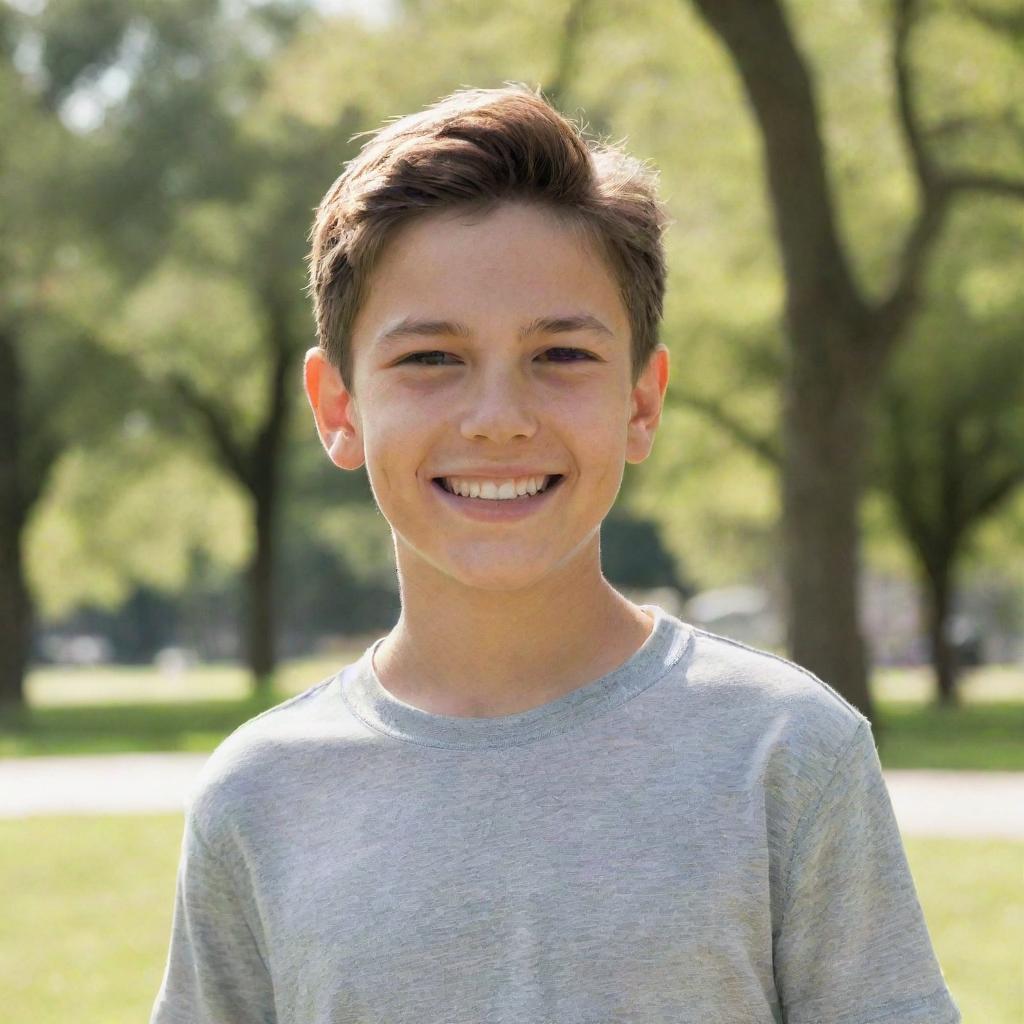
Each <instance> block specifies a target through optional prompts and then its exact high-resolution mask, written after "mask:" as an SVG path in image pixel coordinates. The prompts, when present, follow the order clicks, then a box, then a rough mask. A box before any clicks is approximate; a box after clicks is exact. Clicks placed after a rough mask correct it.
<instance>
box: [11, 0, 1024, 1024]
mask: <svg viewBox="0 0 1024 1024" xmlns="http://www.w3.org/2000/svg"><path fill="white" fill-rule="evenodd" d="M506 81H521V82H526V83H527V84H529V85H530V86H539V87H541V88H542V89H543V90H544V92H545V94H546V95H547V96H548V97H549V98H550V99H551V100H552V101H553V102H554V103H555V104H556V105H557V106H558V107H559V108H560V109H561V110H562V111H563V112H564V113H566V114H567V115H569V116H571V117H573V118H575V119H577V120H579V121H581V122H583V123H585V124H586V126H587V127H588V130H589V131H590V132H591V133H592V134H593V135H595V136H599V137H610V138H612V139H614V140H624V141H625V143H626V146H627V148H628V149H629V150H630V152H632V153H633V154H634V155H636V156H639V157H641V158H644V159H648V160H650V161H652V162H653V163H654V164H655V165H656V167H657V168H658V169H659V170H660V177H661V190H662V195H663V197H664V199H665V200H666V202H667V204H668V207H669V211H670V213H671V216H672V218H673V225H672V227H671V228H670V230H669V233H668V236H667V246H668V252H669V267H670V279H669V290H668V296H667V307H666V315H665V322H664V326H663V331H662V340H664V342H665V343H666V344H667V345H668V346H669V347H670V349H671V354H672V379H671V382H670V385H669V393H668V397H667V401H666V409H665V414H664V416H663V419H662V426H661V428H660V431H659V434H658V439H657V443H656V445H655V448H654V451H653V453H652V455H651V457H650V458H649V459H648V460H647V461H646V462H645V463H643V464H642V465H639V466H627V467H626V476H625V480H624V483H623V487H622V491H621V494H620V496H619V500H618V502H617V504H616V507H615V509H614V511H613V513H612V515H611V516H610V517H609V519H608V521H607V522H606V523H605V525H604V527H603V530H602V553H603V560H604V568H605V573H606V575H607V576H608V578H609V579H610V580H611V581H612V582H613V583H614V584H615V585H616V586H618V587H619V589H621V590H622V591H623V592H624V593H627V594H628V595H630V596H631V597H633V598H634V599H636V600H641V601H654V602H657V603H659V604H661V605H662V606H663V607H665V608H666V609H667V610H669V611H670V612H672V613H674V614H677V615H679V616H680V617H681V618H683V619H685V620H687V621H689V622H691V623H694V624H696V625H699V626H702V627H704V628H706V629H709V630H711V631H712V632H715V633H719V634H722V635H725V636H728V637H732V638H735V639H738V640H740V641H743V642H746V643H749V644H752V645H754V646H756V647H760V648H763V649H766V650H771V651H775V652H777V653H780V654H783V655H785V656H787V657H790V658H793V659H794V660H796V661H798V662H799V663H800V664H802V665H805V666H807V667H808V668H810V669H811V670H813V671H814V672H816V673H817V674H818V675H819V676H820V677H821V678H822V679H824V680H826V681H827V682H828V683H830V685H832V686H833V687H835V688H836V689H837V690H838V691H839V692H840V693H841V694H842V695H843V696H845V697H846V698H847V699H848V700H850V701H851V702H852V703H854V704H855V705H856V706H857V707H859V708H860V709H861V710H862V711H863V712H864V713H865V714H866V715H868V717H869V718H870V719H871V721H872V725H873V729H874V732H875V736H876V740H877V741H878V746H879V753H880V756H881V759H882V764H883V768H884V769H885V770H886V778H887V782H888V783H889V785H890V791H891V792H892V794H893V798H894V803H895V804H896V807H897V812H898V814H899V815H900V823H901V828H902V829H903V831H904V836H905V841H906V844H907V850H908V855H909V856H910V858H911V866H912V869H913V872H914V878H915V882H916V883H917V885H918V890H919V895H920V897H921V900H922V903H923V905H924V907H925V912H926V917H927V919H928V923H929V928H930V931H931V933H932V936H933V940H934V942H935V945H936V950H937V952H938V955H939V960H940V962H941V963H942V966H943V969H944V971H945V974H946V978H947V981H948V982H949V984H950V987H951V989H952V991H953V994H954V997H955V998H956V999H957V1002H958V1003H959V1005H960V1006H961V1009H962V1010H963V1012H964V1020H965V1022H966V1024H972V1022H985V1024H990V1022H991V1024H1003V1022H1006V1024H1010V1022H1014V1024H1020V1022H1021V1021H1024V969H1022V964H1021V960H1020V949H1021V948H1022V944H1024V881H1022V880H1024V829H1022V830H1020V831H1019V832H1017V831H1015V828H1016V826H1013V827H1010V826H1008V825H1007V824H1006V823H1007V822H1008V821H1010V819H1013V818H1014V816H1015V815H1016V818H1015V820H1016V821H1017V822H1018V823H1019V821H1020V815H1021V807H1022V806H1024V784H1022V783H1021V781H1020V780H1021V779H1024V288H1022V283H1024V12H1022V9H1021V7H1020V3H1019V0H832V2H831V3H828V4H821V3H813V2H811V0H787V2H785V3H783V2H782V0H651V2H649V3H645V4H642V5H638V4H635V3H629V2H626V0H589V2H588V0H545V2H540V0H512V2H505V3H496V2H490V0H476V2H472V3H470V2H467V0H453V2H447V3H441V2H432V0H406V2H401V0H382V2H373V0H348V2H346V0H330V2H327V0H322V2H319V3H317V2H308V3H300V2H298V0H295V2H265V3H258V2H253V0H220V2H218V0H48V2H47V0H5V2H0V127H2V134H0V138H2V143H0V225H2V235H0V237H2V243H3V244H2V246H0V869H2V870H0V897H2V898H3V900H4V901H5V903H6V905H7V907H8V913H7V914H5V915H3V916H2V917H0V990H2V991H3V992H4V993H5V995H4V1004H5V1007H6V1009H5V1016H6V1019H10V1020H19V1021H21V1020H25V1021H29V1020H31V1021H33V1022H49V1021H58V1020H59V1021H66V1020H69V1019H74V1020H76V1021H83V1022H84V1021H97V1022H100V1021H102V1022H121V1021H125V1022H127V1021H129V1020H139V1019H146V1018H147V1017H148V1013H149V1008H150V1006H151V1005H152V1001H153V999H154V998H155V995H156V989H157V987H158V985H159V982H160V977H161V974H162V971H163V965H164V958H165V956H166V944H167V940H168V937H169V931H170V914H171V908H172V899H173V887H174V872H175V866H176V863H177V856H178V848H179V842H180V836H181V825H182V817H181V813H180V790H174V789H173V787H172V791H171V792H170V795H169V796H167V795H165V796H163V797H161V795H160V793H159V792H158V791H160V790H161V786H162V782H161V780H165V781H166V780H168V779H178V778H179V775H176V774H175V772H177V771H179V770H180V771H182V772H184V774H183V775H181V776H180V778H181V779H185V778H187V777H191V775H192V773H193V772H194V770H195V767H196V765H197V764H199V763H201V759H202V757H203V756H204V755H205V754H207V753H208V752H209V751H210V750H212V749H213V748H214V747H215V746H216V745H217V743H219V742H220V740H221V739H222V738H223V737H224V736H225V735H226V734H227V733H228V732H230V731H231V730H232V729H234V728H235V727H236V726H237V725H239V724H240V723H241V722H243V721H245V720H246V719H247V718H250V717H252V716H253V715H254V714H256V713H258V712H259V711H260V710H262V709H264V708H266V707H269V706H272V705H273V704H275V703H277V702H279V701H280V700H283V699H285V698H286V697H288V696H289V695H291V694H294V693H298V692H300V691H302V690H305V689H307V688H309V687H310V686H313V685H315V684H316V683H317V682H319V681H321V680H322V679H324V678H326V677H328V676H329V675H331V674H333V673H334V672H336V671H337V670H338V669H339V668H340V667H341V666H343V665H345V664H347V663H348V662H349V661H351V660H353V659H354V658H356V657H358V656H359V654H361V653H362V651H363V650H364V649H365V647H366V646H367V645H368V644H369V643H370V642H371V641H372V640H373V639H375V638H376V637H378V636H381V635H383V634H384V633H385V632H387V630H388V629H389V628H390V627H391V625H392V624H393V623H394V621H395V619H396V617H397V615H398V610H399V604H398V592H397V580H396V577H395V568H394V561H393V555H392V549H391V539H390V535H389V532H388V528H387V523H386V522H385V521H384V519H383V518H382V516H381V515H380V513H379V512H378V511H377V509H376V508H375V506H374V504H373V501H372V496H371V494H370V490H369V487H368V484H367V481H366V478H365V474H363V473H343V472H340V471H338V470H337V469H335V468H334V467H333V466H332V465H331V464H330V462H329V461H328V460H327V458H326V456H325V454H324V453H323V450H322V448H321V446H320V443H319V440H318V439H317V436H316V432H315V429H314V425H313V420H312V416H311V414H310V412H309V409H308V406H307V403H306V400H305V396H304V394H303V391H302V385H301V366H302V355H303V353H304V352H305V350H306V349H307V348H308V347H309V346H310V345H312V344H314V343H315V336H314V331H313V322H312V317H311V312H310V303H309V299H308V297H307V295H306V294H305V262H304V258H305V255H306V253H307V251H308V242H307V233H308V231H309V227H310V223H311V220H312V214H313V210H314V208H315V206H316V205H317V203H318V202H319V200H320V198H321V196H322V195H323V194H324V192H325V191H326V189H327V188H328V186H329V185H330V184H331V182H332V181H333V180H334V179H335V177H336V176H337V175H338V174H339V173H340V171H341V169H342V166H343V164H344V163H345V162H346V161H347V160H349V159H350V158H351V157H352V156H354V155H355V153H356V152H357V151H358V148H359V145H360V143H361V140H359V139H354V138H353V137H354V136H355V135H356V134H357V133H360V132H365V131H369V130H372V129H374V128H377V127H378V126H380V124H381V123H382V122H383V121H384V120H386V119H388V118H391V117H395V116H398V115H401V114H405V113H409V112H412V111H414V110H417V109H420V108H421V107H423V106H424V105H425V104H427V103H429V102H432V101H433V100H436V99H438V98H439V97H441V96H443V95H445V94H447V93H448V92H450V91H452V90H453V89H456V88H459V87H461V86H473V87H492V86H498V85H501V84H502V83H504V82H506ZM147 754H148V755H151V756H152V757H153V758H159V759H158V760H150V761H147V760H145V759H144V755H147ZM171 754H175V755H176V756H177V757H178V760H176V761H175V760H173V759H172V758H171V757H170V755H171ZM132 758H134V759H135V760H132ZM72 759H73V760H72ZM175 765H177V766H178V767H177V768H175V767H174V766H175ZM147 773H149V774H147ZM954 773H955V774H954ZM126 779H127V780H128V781H131V780H134V781H135V783H136V791H135V792H134V793H127V792H126V794H125V795H123V796H117V795H116V792H115V790H116V786H115V785H114V783H115V782H117V780H121V781H122V782H123V781H125V780H126ZM111 780H113V781H111ZM986 780H988V783H986ZM997 782H998V784H999V786H1001V787H1002V788H1000V789H999V790H998V793H999V794H1002V795H999V796H997V797H994V798H993V801H992V802H991V807H992V808H993V809H992V812H991V814H990V824H988V825H986V824H985V823H984V822H977V821H976V822H974V823H973V824H972V823H971V822H970V821H968V820H967V818H965V817H964V815H965V814H966V813H967V811H966V810H965V809H964V808H965V807H967V808H968V810H969V805H971V804H975V805H978V806H980V805H981V804H983V803H985V801H986V799H987V794H991V793H993V792H995V790H993V789H992V788H991V787H992V786H993V785H995V784H996V783H997ZM910 783H913V784H914V785H920V786H921V787H922V788H920V789H915V790H913V794H914V795H913V797H912V799H910V798H903V797H901V798H900V799H899V800H897V796H898V795H899V794H900V793H910V792H911V791H910V790H904V789H901V788H900V787H901V786H904V785H909V784H910ZM986 785H988V786H989V788H986ZM1014 787H1017V788H1014ZM140 790H141V792H140ZM147 793H149V794H150V797H149V798H147V795H146V794H147ZM957 793H959V794H967V795H966V797H965V798H964V799H959V798H955V797H954V794H957ZM62 794H63V795H62ZM972 794H973V796H972ZM94 797H95V798H94ZM103 799H107V800H108V803H107V804H104V803H103ZM162 800H163V802H161V801H162ZM927 801H932V803H931V804H929V806H936V807H938V808H939V809H940V810H939V811H938V812H936V815H935V816H934V820H932V822H931V824H929V825H927V826H926V825H923V824H920V823H917V824H915V823H914V822H912V820H911V817H910V810H912V809H913V808H914V807H922V806H924V804H925V802H927ZM904 808H908V810H907V811H906V812H905V811H904ZM5 809H6V810H5ZM904 814H906V815H907V816H906V817H904V816H903V815H904ZM968 817H969V815H968ZM936 822H937V823H936Z"/></svg>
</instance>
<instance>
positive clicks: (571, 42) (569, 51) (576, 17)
mask: <svg viewBox="0 0 1024 1024" xmlns="http://www.w3.org/2000/svg"><path fill="white" fill-rule="evenodd" d="M589 4H590V0H569V9H568V10H567V11H566V12H565V18H564V19H563V21H562V35H561V39H560V40H559V45H558V59H557V62H556V64H555V73H554V75H553V76H552V77H551V81H550V83H549V84H548V85H547V87H546V88H545V89H544V95H545V96H546V97H547V98H548V100H549V102H550V103H552V104H553V105H554V106H555V107H559V108H560V107H561V104H562V101H563V100H564V98H565V94H566V92H568V89H569V83H570V82H571V81H572V76H573V73H574V72H575V70H576V55H577V52H578V44H579V38H580V36H581V35H582V33H583V21H584V18H585V16H586V14H587V8H588V6H589Z"/></svg>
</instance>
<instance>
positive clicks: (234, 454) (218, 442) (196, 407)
mask: <svg viewBox="0 0 1024 1024" xmlns="http://www.w3.org/2000/svg"><path fill="white" fill-rule="evenodd" d="M165 379H166V382H167V383H168V384H169V385H170V387H171V388H172V390H173V391H174V392H175V393H176V394H177V395H178V397H179V398H181V399H182V401H184V403H185V404H186V405H187V406H188V407H189V408H190V409H192V410H193V412H195V413H196V414H197V415H198V416H199V418H200V419H201V420H202V421H203V423H205V424H206V428H207V433H208V436H209V437H210V438H211V439H212V441H213V447H214V451H215V453H216V454H217V457H218V458H219V459H220V462H221V464H222V465H223V466H224V467H225V469H227V470H228V472H229V473H231V474H232V476H234V477H235V478H236V479H237V480H238V482H239V483H241V484H243V485H244V486H245V487H246V489H247V490H250V491H251V490H252V482H253V481H252V471H251V468H250V466H249V459H248V457H247V455H246V452H245V451H244V449H243V448H242V446H241V445H240V444H239V443H238V441H236V440H235V437H234V435H233V434H232V433H231V429H230V427H229V426H228V422H227V419H226V418H225V416H224V414H223V412H222V411H221V410H220V409H219V408H218V407H217V406H216V405H214V403H213V402H211V401H210V400H209V399H208V398H207V397H206V396H205V395H203V394H202V393H201V392H200V391H199V390H198V389H197V388H196V387H195V385H194V384H193V383H192V381H190V380H189V379H188V378H187V377H185V376H184V375H182V374H180V373H171V374H168V375H167V377H166V378H165Z"/></svg>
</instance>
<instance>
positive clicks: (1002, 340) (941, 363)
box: [871, 215, 1024, 704]
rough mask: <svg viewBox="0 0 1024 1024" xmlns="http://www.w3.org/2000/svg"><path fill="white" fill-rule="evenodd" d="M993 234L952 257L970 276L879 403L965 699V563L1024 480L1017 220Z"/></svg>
mask: <svg viewBox="0 0 1024 1024" xmlns="http://www.w3.org/2000/svg"><path fill="white" fill-rule="evenodd" d="M973 219H974V220H975V221H976V222H977V220H978V219H979V218H978V216H977V215H975V217H974V218H973ZM985 238H986V241H987V247H988V252H987V253H985V254H981V253H978V252H977V251H972V250H977V248H978V243H977V242H973V244H972V241H973V240H972V239H971V238H970V236H968V237H966V238H960V239H959V241H960V243H961V244H960V246H959V247H958V251H957V252H956V253H954V254H950V255H949V256H947V258H946V260H945V262H946V263H947V264H949V263H951V262H954V261H955V263H956V264H959V266H958V267H957V270H958V271H959V272H958V273H957V274H956V275H955V276H954V275H953V274H950V273H947V274H946V275H944V277H943V278H942V280H943V283H944V284H945V286H946V287H945V288H944V289H943V290H942V292H941V294H940V296H939V297H938V298H937V299H936V300H935V301H934V302H933V303H932V304H931V306H930V308H929V309H928V310H927V312H926V314H925V315H924V316H923V317H921V318H920V323H919V327H918V330H917V331H915V335H917V336H916V337H915V338H914V340H913V342H912V343H911V344H910V345H908V346H906V347H905V348H904V349H902V350H901V351H900V352H899V353H898V354H897V357H896V359H895V360H894V365H893V367H892V372H891V373H890V374H889V375H888V377H887V378H886V379H885V380H884V381H883V383H882V386H881V388H880V393H879V396H878V403H877V413H878V426H877V432H876V437H875V439H876V443H875V445H874V451H873V456H874V457H873V460H872V463H873V465H872V472H871V478H872V479H873V481H874V482H875V483H876V484H877V486H878V487H879V488H880V489H881V490H882V491H883V492H884V494H885V495H886V497H887V499H888V501H889V503H890V505H891V507H892V510H893V513H894V519H895V522H896V523H897V525H898V528H899V529H900V531H901V533H902V534H903V537H904V539H905V541H906V543H907V546H908V547H909V549H910V550H911V551H912V552H913V555H914V559H915V561H916V563H917V567H918V576H919V581H920V587H921V595H922V606H923V607H922V611H923V613H924V614H923V615H922V621H924V622H925V623H926V624H927V629H928V634H929V638H930V641H931V652H932V664H933V666H934V670H935V679H936V684H937V695H938V699H939V700H940V701H941V702H942V703H943V704H953V703H955V701H956V678H957V671H958V667H959V666H958V665H957V657H956V649H955V647H954V645H953V644H952V642H951V640H950V628H949V620H950V615H951V612H952V604H953V598H954V595H955V592H956V580H957V576H958V571H959V568H960V565H961V563H962V562H963V560H964V557H965V555H966V553H967V551H968V548H969V545H970V542H971V540H972V538H973V537H974V535H975V534H976V533H977V531H978V529H979V528H980V527H981V526H982V525H983V524H984V523H985V521H986V520H987V519H989V518H990V517H992V516H993V515H994V514H996V513H997V512H999V511H1000V510H1001V509H1002V508H1003V507H1004V505H1005V504H1006V503H1008V502H1009V499H1011V498H1012V497H1013V495H1014V493H1015V491H1017V489H1018V488H1020V487H1022V486H1024V336H1022V333H1021V330H1020V326H1019V325H1020V314H1021V311H1022V310H1021V305H1020V302H1019V300H1018V299H1017V296H1016V292H1017V287H1016V282H1017V281H1018V280H1019V277H1020V274H1021V272H1022V271H1024V261H1022V259H1021V256H1020V252H1019V248H1020V246H1019V241H1020V239H1019V232H1017V231H1014V230H1013V229H1012V227H1009V226H1008V229H1007V230H1005V231H1004V233H1003V235H1002V238H1000V236H999V234H998V233H997V232H993V231H991V230H990V231H987V232H985ZM965 253H966V255H967V258H966V260H965V259H964V254H965ZM1000 263H1001V264H1002V265H1001V266H1000V265H999V264H1000Z"/></svg>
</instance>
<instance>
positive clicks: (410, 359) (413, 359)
mask: <svg viewBox="0 0 1024 1024" xmlns="http://www.w3.org/2000/svg"><path fill="white" fill-rule="evenodd" d="M544 352H545V355H546V354H547V353H548V352H575V353H578V354H579V355H581V356H584V357H585V360H593V359H594V356H592V355H591V354H590V353H589V352H586V351H584V350H583V349H581V348H569V347H567V346H561V345H560V346H557V347H555V348H549V349H545V350H544ZM447 355H450V353H448V352H442V351H440V350H439V349H435V350H433V351H431V352H413V353H411V354H410V355H407V356H405V358H403V359H399V360H398V363H397V364H396V365H398V366H401V365H402V363H415V364H416V365H417V366H440V365H443V364H440V363H422V362H420V358H421V357H423V356H447ZM585 360H584V361H585ZM555 362H565V363H575V362H580V360H577V359H564V360H562V359H557V360H555Z"/></svg>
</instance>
